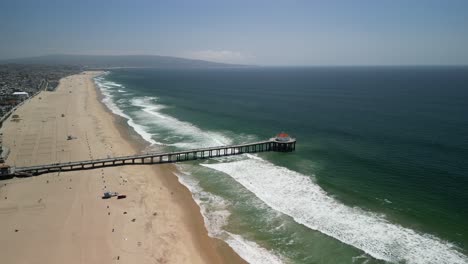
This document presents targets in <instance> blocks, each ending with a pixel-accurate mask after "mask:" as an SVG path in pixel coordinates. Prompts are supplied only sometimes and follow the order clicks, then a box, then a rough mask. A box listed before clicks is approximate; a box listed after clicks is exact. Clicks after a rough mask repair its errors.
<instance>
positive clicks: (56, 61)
mask: <svg viewBox="0 0 468 264" xmlns="http://www.w3.org/2000/svg"><path fill="white" fill-rule="evenodd" d="M6 63H17V64H45V65H78V66H82V67H85V68H115V67H142V68H220V67H224V68H225V67H239V66H242V65H235V64H226V63H218V62H211V61H203V60H192V59H183V58H177V57H169V56H157V55H115V56H114V55H61V54H57V55H45V56H38V57H30V58H19V59H9V60H0V64H6Z"/></svg>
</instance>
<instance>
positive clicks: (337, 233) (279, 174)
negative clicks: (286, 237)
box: [202, 157, 468, 264]
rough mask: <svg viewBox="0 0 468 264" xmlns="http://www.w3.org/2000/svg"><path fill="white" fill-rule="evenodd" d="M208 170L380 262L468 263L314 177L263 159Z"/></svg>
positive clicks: (453, 250)
mask: <svg viewBox="0 0 468 264" xmlns="http://www.w3.org/2000/svg"><path fill="white" fill-rule="evenodd" d="M202 165H203V166H205V167H208V168H212V169H215V170H218V171H221V172H224V173H226V174H228V175H230V176H231V177H233V178H234V179H235V180H236V181H238V182H239V183H240V184H242V185H243V186H244V187H245V188H247V189H248V190H249V191H251V192H252V193H254V194H255V195H256V196H257V197H259V198H260V199H261V200H263V201H264V202H265V203H266V204H267V205H269V206H270V207H272V208H273V209H274V210H277V211H280V212H282V213H285V214H287V215H289V216H291V217H293V218H294V220H295V221H296V222H298V223H300V224H303V225H305V226H307V227H309V228H311V229H314V230H318V231H320V232H322V233H324V234H326V235H329V236H331V237H334V238H336V239H338V240H340V241H342V242H344V243H346V244H349V245H352V246H354V247H356V248H359V249H361V250H363V251H364V252H366V253H368V254H369V255H371V256H372V257H374V258H377V259H381V260H385V261H390V262H406V263H451V264H455V263H468V258H467V257H466V256H465V255H463V254H462V253H460V252H459V251H457V249H456V247H455V246H454V245H453V244H451V243H449V242H446V241H443V240H441V239H439V238H436V237H434V236H431V235H427V234H420V233H418V232H416V231H414V230H411V229H409V228H405V227H402V226H400V225H397V224H392V223H390V222H388V221H387V220H386V219H385V218H384V217H383V216H381V215H377V214H375V213H370V212H367V211H364V210H362V209H359V208H353V207H349V206H346V205H344V204H342V203H340V202H338V201H336V200H335V199H333V198H332V197H330V196H329V195H327V193H326V192H325V191H324V190H323V189H322V188H320V186H318V185H317V184H315V183H313V182H312V181H311V179H310V178H309V177H308V176H305V175H302V174H300V173H297V172H294V171H291V170H289V169H286V168H284V167H278V166H275V165H273V164H272V163H270V162H268V161H265V160H262V159H260V158H258V157H257V158H256V159H251V158H249V159H245V160H239V161H233V162H227V163H216V164H202Z"/></svg>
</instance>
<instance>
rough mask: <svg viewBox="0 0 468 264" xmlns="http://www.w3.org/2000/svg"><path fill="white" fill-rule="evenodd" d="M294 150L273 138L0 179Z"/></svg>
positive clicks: (23, 171) (35, 169)
mask: <svg viewBox="0 0 468 264" xmlns="http://www.w3.org/2000/svg"><path fill="white" fill-rule="evenodd" d="M295 149H296V140H295V139H293V138H290V139H289V140H287V141H279V140H277V139H276V138H271V139H270V140H265V141H260V142H253V143H248V144H241V145H229V146H219V147H211V148H199V149H192V150H186V151H176V152H167V153H147V154H140V155H131V156H122V157H113V158H105V159H94V160H85V161H75V162H67V163H55V164H46V165H39V166H30V167H16V168H12V169H11V170H10V173H8V174H3V175H0V178H2V177H3V178H8V177H13V176H19V177H21V176H23V177H27V176H33V175H39V174H44V173H52V172H65V171H77V170H90V169H97V168H103V167H115V166H124V165H148V164H162V163H174V162H182V161H191V160H198V159H207V158H215V157H223V156H232V155H240V154H244V153H256V152H265V151H277V152H291V151H294V150H295Z"/></svg>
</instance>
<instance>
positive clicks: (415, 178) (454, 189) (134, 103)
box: [96, 67, 468, 263]
mask: <svg viewBox="0 0 468 264" xmlns="http://www.w3.org/2000/svg"><path fill="white" fill-rule="evenodd" d="M96 83H97V84H98V87H99V88H100V89H101V91H102V93H103V95H104V99H103V101H104V103H105V104H106V105H107V106H108V107H109V108H110V109H111V110H112V111H113V112H114V113H115V114H118V115H120V116H123V117H124V118H126V119H127V120H128V124H129V129H131V130H132V131H134V132H135V133H138V134H139V135H140V136H142V138H143V139H145V140H146V141H147V142H148V145H149V147H148V149H149V150H152V149H157V150H161V149H164V150H179V149H180V150H181V149H190V148H197V147H208V146H217V145H225V144H235V143H242V142H251V141H255V140H263V139H266V138H270V137H272V136H273V135H274V134H276V133H278V132H281V131H285V132H288V133H290V134H292V135H293V136H294V137H296V138H297V140H298V142H297V150H296V152H294V153H261V154H255V155H251V154H245V155H241V156H235V157H225V158H219V159H212V160H205V161H198V162H189V163H184V164H182V163H181V164H178V165H177V167H178V168H179V171H180V173H179V174H178V175H177V176H178V177H179V180H180V181H181V182H182V183H183V184H184V185H186V186H187V187H188V188H189V189H190V190H191V191H192V194H193V196H194V198H195V200H196V201H197V203H198V204H199V205H200V206H201V210H202V214H203V215H204V217H205V224H206V226H207V228H208V230H209V232H210V235H211V236H213V237H217V238H220V239H223V240H224V241H226V242H227V243H228V244H229V245H230V246H231V247H232V248H234V250H236V251H237V252H238V253H239V254H240V255H241V256H242V257H243V258H245V259H246V260H248V261H250V262H251V263H282V262H283V263H385V262H391V263H468V257H467V256H468V175H467V174H468V173H467V172H468V103H467V102H468V68H466V67H465V68H464V67H342V68H340V67H337V68H333V67H328V68H313V67H312V68H293V67H291V68H261V67H258V68H237V69H236V68H233V69H119V70H113V71H111V72H109V73H108V74H106V75H104V76H101V77H98V78H96Z"/></svg>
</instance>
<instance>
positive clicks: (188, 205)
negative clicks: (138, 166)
mask: <svg viewBox="0 0 468 264" xmlns="http://www.w3.org/2000/svg"><path fill="white" fill-rule="evenodd" d="M103 74H105V73H103ZM96 77H99V76H95V77H94V78H96ZM94 78H93V83H94V88H95V89H96V93H97V97H96V100H98V101H99V103H100V104H101V105H102V107H103V110H104V111H105V112H107V113H108V114H109V115H111V116H113V118H114V120H115V121H114V123H115V126H116V128H117V130H118V131H119V132H120V135H121V136H122V137H123V138H124V139H125V140H126V141H128V142H130V143H131V144H132V146H133V147H134V149H135V150H136V152H137V153H139V152H142V151H144V150H145V149H147V148H148V147H150V146H151V144H150V143H149V142H147V141H146V140H145V139H143V138H142V137H141V135H139V134H138V133H137V132H135V131H134V129H133V128H132V127H131V126H130V125H128V123H127V121H128V120H127V119H126V118H125V117H122V116H120V115H117V114H115V113H113V112H112V110H110V109H109V107H108V106H107V105H105V103H104V102H103V99H104V98H105V95H103V94H102V92H101V90H100V89H99V88H98V85H97V84H96V82H95V81H94ZM152 169H153V170H154V172H155V175H159V176H160V175H164V176H165V177H162V179H164V181H165V182H166V184H167V185H168V186H169V189H172V190H174V193H175V195H176V197H177V200H179V201H181V203H180V204H181V205H182V206H183V207H184V208H185V209H186V211H187V212H188V213H187V215H188V216H189V217H186V218H185V222H186V224H187V225H190V226H191V227H192V231H193V232H194V233H195V234H197V238H198V239H197V240H199V241H197V242H201V245H206V244H209V245H210V247H212V248H215V250H217V251H219V253H221V255H222V256H223V259H224V260H222V259H219V258H218V257H215V256H213V254H208V256H209V257H211V258H212V259H214V258H213V257H215V258H216V259H217V261H216V262H215V263H230V264H231V263H232V264H234V263H247V262H246V261H245V260H244V259H242V258H241V257H240V256H239V255H238V254H237V252H235V251H234V249H233V248H231V247H230V246H229V245H228V244H227V243H226V242H225V241H223V240H221V239H219V238H215V237H211V236H209V234H208V230H207V229H206V226H205V221H204V219H203V215H202V213H201V208H200V206H199V205H198V204H197V203H196V202H195V200H194V198H193V196H192V193H191V192H190V190H189V189H188V188H187V187H186V186H185V185H184V184H182V183H181V182H180V181H179V177H178V176H177V175H176V173H177V172H178V170H177V168H176V166H175V165H173V164H160V165H156V166H154V167H152ZM171 174H172V175H171ZM189 219H190V220H189ZM193 220H195V221H193ZM200 250H201V252H209V251H210V249H209V247H206V246H200Z"/></svg>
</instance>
